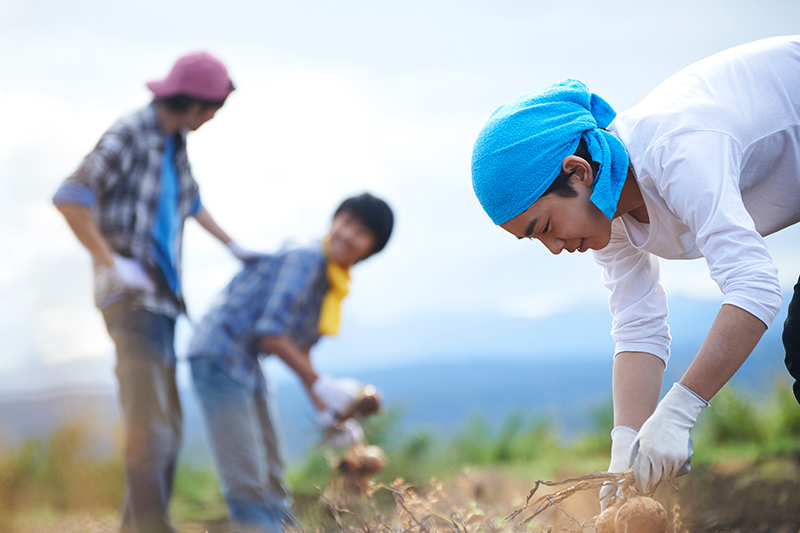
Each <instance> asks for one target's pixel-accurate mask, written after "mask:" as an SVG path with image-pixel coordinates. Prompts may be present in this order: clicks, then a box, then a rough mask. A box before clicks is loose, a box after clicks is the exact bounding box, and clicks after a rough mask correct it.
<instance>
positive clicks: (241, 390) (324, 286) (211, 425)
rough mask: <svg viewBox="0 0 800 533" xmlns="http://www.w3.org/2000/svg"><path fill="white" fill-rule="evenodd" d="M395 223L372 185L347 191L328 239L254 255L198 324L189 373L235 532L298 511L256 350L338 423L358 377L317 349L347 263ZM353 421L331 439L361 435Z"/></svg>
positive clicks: (329, 327) (332, 321)
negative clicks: (318, 356) (324, 361)
mask: <svg viewBox="0 0 800 533" xmlns="http://www.w3.org/2000/svg"><path fill="white" fill-rule="evenodd" d="M392 226H393V215H392V211H391V209H390V208H389V206H388V205H386V203H385V202H383V201H382V200H380V199H378V198H375V197H374V196H371V195H369V194H362V195H360V196H356V197H354V198H349V199H347V200H345V201H344V202H343V203H342V204H341V206H340V207H339V208H338V209H337V210H336V213H335V214H334V217H333V221H332V223H331V226H330V231H329V233H328V235H327V237H325V238H324V239H323V240H322V242H320V243H317V244H315V245H313V246H310V247H299V248H286V249H283V250H281V251H280V252H278V253H276V254H274V255H267V256H264V257H262V258H261V259H259V260H258V261H254V262H251V263H248V264H247V265H246V266H245V267H244V269H243V270H242V271H241V272H240V273H239V274H238V275H237V276H236V277H234V278H233V280H232V281H231V282H230V284H229V285H228V286H227V288H226V289H225V290H224V291H223V293H222V294H221V295H220V297H219V299H218V301H217V303H216V304H215V305H214V306H213V307H212V309H211V311H210V312H209V313H208V314H207V315H206V316H205V318H204V319H203V320H202V322H201V323H200V325H199V326H198V327H197V329H196V330H195V335H194V337H193V339H192V342H191V344H190V346H189V354H188V356H189V361H190V365H191V370H192V377H193V380H194V385H195V390H196V392H197V395H198V398H199V400H200V405H201V407H202V411H203V415H204V420H205V425H206V430H207V431H206V432H207V434H208V439H209V442H210V445H211V450H212V454H213V455H214V460H215V462H216V465H217V470H218V472H219V475H220V481H221V484H222V492H223V494H224V496H225V501H226V503H227V506H228V517H229V520H230V522H231V526H232V527H233V530H234V531H235V532H237V533H238V532H241V531H247V532H261V533H266V532H278V531H280V530H281V527H282V525H283V524H284V523H292V521H293V519H292V514H291V500H290V497H289V493H288V491H287V489H286V488H285V487H284V485H283V484H282V477H283V462H282V458H281V455H282V454H281V449H280V445H279V441H280V439H279V438H278V436H277V434H276V432H277V431H278V430H279V427H278V423H277V419H276V417H275V412H274V409H272V406H271V405H270V403H271V402H270V399H269V396H268V394H267V383H266V381H265V378H264V375H263V373H262V372H261V367H260V366H259V356H260V355H270V354H272V355H276V356H278V357H279V358H280V359H281V360H282V361H283V362H284V363H286V365H288V366H289V367H290V368H291V369H292V370H293V371H294V372H295V373H296V374H297V376H298V377H299V378H300V380H301V381H302V383H303V385H304V387H305V389H306V391H307V392H308V395H309V397H310V399H311V401H312V402H313V403H314V404H315V406H316V407H317V409H318V417H317V418H318V421H319V422H320V423H321V424H322V425H323V426H325V425H331V424H333V422H334V420H335V414H336V413H341V412H342V411H343V410H345V409H346V408H347V406H348V405H349V404H350V403H351V402H352V401H353V399H354V397H355V396H356V394H357V393H358V392H359V390H360V389H361V384H360V383H358V382H357V381H355V380H353V379H349V378H339V379H334V378H330V377H328V376H324V375H323V376H320V375H318V374H317V372H316V371H315V370H314V366H313V365H312V363H311V358H310V349H311V347H312V346H313V345H314V344H315V343H316V342H317V341H318V340H319V338H320V336H321V335H335V334H336V332H337V330H338V325H339V309H340V302H341V299H342V298H343V297H344V296H345V295H346V294H347V283H348V281H349V269H350V267H351V266H353V265H354V264H356V263H358V262H360V261H363V260H364V259H366V258H367V257H369V256H371V255H373V254H375V253H378V252H379V251H381V250H382V249H383V247H384V246H386V243H387V242H388V240H389V236H390V235H391V232H392ZM347 423H348V425H345V426H344V428H343V430H342V431H341V432H340V433H339V434H336V433H334V434H333V435H334V437H337V438H338V440H339V442H329V443H331V444H334V445H346V444H350V443H352V442H355V441H358V440H362V439H363V431H362V430H361V427H360V426H359V425H358V423H357V422H356V421H355V420H353V419H349V420H347ZM329 435H330V433H329Z"/></svg>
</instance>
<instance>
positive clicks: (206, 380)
mask: <svg viewBox="0 0 800 533" xmlns="http://www.w3.org/2000/svg"><path fill="white" fill-rule="evenodd" d="M189 363H190V365H191V369H192V378H193V381H194V387H195V392H196V393H197V397H198V399H199V401H200V406H201V410H202V412H203V419H204V421H205V425H206V435H208V441H209V444H210V447H211V452H212V454H213V456H214V461H215V463H216V466H217V472H219V477H220V484H221V486H222V494H223V495H224V496H225V503H226V504H227V506H228V519H229V521H230V523H231V528H232V529H233V531H234V532H239V531H247V532H264V533H277V532H279V531H281V529H282V524H284V523H288V524H292V523H294V519H293V517H292V515H291V505H292V501H291V497H290V495H289V492H288V490H287V489H286V488H285V487H284V485H283V482H282V479H283V458H282V457H283V454H282V452H281V447H280V438H279V436H278V434H277V431H276V429H277V428H278V427H279V422H278V419H277V418H276V414H275V413H274V410H273V409H271V408H270V405H269V402H268V398H267V397H266V396H264V395H262V394H259V393H256V392H253V391H250V390H248V389H247V388H246V387H245V386H244V385H242V384H241V383H239V382H238V381H236V380H234V379H233V378H231V377H230V376H229V375H228V374H227V373H226V372H225V370H223V368H222V367H220V366H219V364H217V362H216V360H214V358H213V357H206V356H197V357H192V358H190V359H189Z"/></svg>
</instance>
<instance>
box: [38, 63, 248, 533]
mask: <svg viewBox="0 0 800 533" xmlns="http://www.w3.org/2000/svg"><path fill="white" fill-rule="evenodd" d="M147 86H148V88H149V89H150V91H152V93H153V96H154V100H153V101H152V102H151V103H150V104H149V105H148V106H147V107H145V108H144V109H141V110H139V111H138V112H135V113H133V114H131V115H129V116H126V117H124V118H122V119H120V120H118V121H117V122H116V123H115V124H114V125H113V126H111V128H110V129H109V130H108V131H106V132H105V133H104V134H103V136H102V137H101V138H100V141H99V142H98V143H97V145H96V146H95V148H94V149H93V150H92V151H91V152H90V153H89V155H87V156H86V158H85V159H84V160H83V162H82V163H81V164H80V166H79V167H78V169H77V170H76V171H75V172H74V173H73V174H72V175H71V176H70V177H69V178H67V179H66V180H65V181H64V183H63V184H62V185H61V187H60V188H59V189H58V191H57V192H56V194H55V196H54V198H53V202H54V203H55V204H56V207H57V208H58V209H59V211H61V212H62V213H63V215H64V217H65V218H66V219H67V222H68V223H69V225H70V227H71V228H72V230H73V231H74V233H75V235H76V236H77V237H78V239H79V240H80V242H81V243H82V244H83V245H84V246H85V247H86V248H87V249H88V250H89V252H90V253H91V254H92V259H93V263H94V297H95V303H96V305H97V307H98V308H100V309H101V310H102V313H103V317H104V319H105V322H106V326H107V328H108V332H109V334H110V335H111V337H112V339H113V340H114V343H115V344H116V351H117V367H116V374H117V379H118V380H119V392H120V402H121V404H122V411H123V418H124V425H125V472H126V476H127V491H126V497H125V504H124V510H123V519H122V531H123V532H126V533H127V532H137V533H138V532H147V533H162V532H172V531H174V530H173V529H172V527H171V526H170V525H169V522H168V519H167V506H168V503H169V498H170V495H171V492H172V483H173V478H174V473H175V465H176V461H177V455H178V450H179V448H180V443H181V417H182V415H181V407H180V403H179V399H178V391H177V388H176V384H175V363H176V360H175V351H174V332H175V320H176V318H177V316H178V315H180V314H181V313H184V312H185V311H186V306H185V304H184V300H183V295H182V292H181V275H180V273H181V261H180V258H181V237H182V233H183V223H184V220H185V219H186V217H189V216H192V217H194V218H195V219H196V220H197V221H198V222H199V223H200V225H201V226H202V227H203V228H205V229H206V230H207V231H209V232H210V233H211V234H212V235H214V236H215V237H216V238H217V239H219V240H220V241H221V242H223V243H224V244H226V245H227V246H228V248H229V249H230V251H231V252H232V253H233V254H234V255H235V256H236V257H237V258H239V259H241V260H243V261H249V260H251V259H256V258H257V256H258V255H257V254H255V253H253V252H250V251H248V250H245V249H243V248H242V247H240V246H239V245H238V244H236V242H235V241H233V240H232V239H231V238H230V237H229V236H228V235H227V234H226V233H225V232H224V231H223V230H222V229H221V228H220V227H219V226H218V225H217V224H216V223H215V222H214V219H213V218H212V217H211V215H210V214H209V213H208V211H206V209H205V208H204V207H203V205H202V203H201V201H200V195H199V192H198V186H197V183H196V182H195V180H194V178H193V177H192V173H191V170H190V167H189V161H188V158H187V154H186V134H187V132H188V131H194V130H197V129H198V128H199V127H200V126H202V125H203V124H204V123H206V122H208V121H209V120H211V119H212V118H213V117H214V114H215V113H216V112H217V111H218V110H219V109H220V108H221V107H222V105H223V104H224V103H225V100H226V98H227V97H228V95H229V94H230V93H231V92H232V91H233V90H234V86H233V83H232V82H231V80H230V78H229V77H228V72H227V69H226V68H225V66H224V65H223V64H222V62H220V61H219V60H218V59H217V58H215V57H214V56H212V55H210V54H207V53H204V52H198V53H192V54H188V55H185V56H183V57H181V58H180V59H178V61H177V62H176V63H175V65H174V66H173V68H172V70H171V71H170V73H169V74H168V75H167V77H166V78H164V79H162V80H158V81H152V82H149V83H148V84H147Z"/></svg>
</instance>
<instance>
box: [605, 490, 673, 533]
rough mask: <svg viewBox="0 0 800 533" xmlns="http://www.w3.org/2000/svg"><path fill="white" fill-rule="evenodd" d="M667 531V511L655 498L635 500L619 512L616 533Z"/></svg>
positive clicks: (630, 501)
mask: <svg viewBox="0 0 800 533" xmlns="http://www.w3.org/2000/svg"><path fill="white" fill-rule="evenodd" d="M601 516H602V515H601ZM598 531H600V530H598ZM666 531H667V511H666V510H665V509H664V507H663V506H662V505H661V504H660V503H658V502H657V501H656V500H654V499H653V498H647V497H644V496H643V497H640V498H633V499H631V500H628V501H627V502H625V503H624V504H623V505H622V506H621V507H620V508H619V510H618V511H617V517H616V533H665V532H666Z"/></svg>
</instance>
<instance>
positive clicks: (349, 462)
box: [339, 443, 386, 477]
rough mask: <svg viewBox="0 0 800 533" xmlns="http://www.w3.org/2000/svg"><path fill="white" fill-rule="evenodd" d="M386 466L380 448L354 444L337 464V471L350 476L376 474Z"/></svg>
mask: <svg viewBox="0 0 800 533" xmlns="http://www.w3.org/2000/svg"><path fill="white" fill-rule="evenodd" d="M384 466H386V457H385V456H384V455H383V450H381V448H380V446H373V445H371V446H366V445H364V444H361V443H357V444H354V445H353V446H351V447H350V449H349V450H347V453H345V454H344V457H342V460H341V461H340V462H339V471H340V472H342V473H343V474H347V475H350V476H362V477H363V476H369V475H372V474H377V473H378V472H380V471H381V470H383V467H384Z"/></svg>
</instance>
